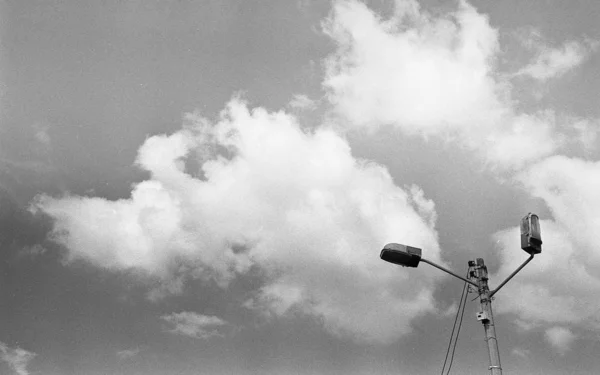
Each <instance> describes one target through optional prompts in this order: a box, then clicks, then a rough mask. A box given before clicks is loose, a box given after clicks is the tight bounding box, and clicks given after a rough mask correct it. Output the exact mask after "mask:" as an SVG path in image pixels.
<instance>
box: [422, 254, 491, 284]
mask: <svg viewBox="0 0 600 375" xmlns="http://www.w3.org/2000/svg"><path fill="white" fill-rule="evenodd" d="M421 262H425V263H427V264H431V265H432V266H434V267H435V268H439V269H440V270H442V271H444V272H446V273H449V274H450V275H452V276H454V277H457V278H459V279H461V280H463V281H464V282H467V283H469V284H471V285H474V286H476V287H479V285H477V283H475V282H473V281H471V280H469V279H465V278H464V277H462V276H459V275H457V274H455V273H454V272H452V271H450V270H449V269H446V268H444V267H442V266H439V265H437V264H435V263H433V262H432V261H430V260H427V259H424V258H421Z"/></svg>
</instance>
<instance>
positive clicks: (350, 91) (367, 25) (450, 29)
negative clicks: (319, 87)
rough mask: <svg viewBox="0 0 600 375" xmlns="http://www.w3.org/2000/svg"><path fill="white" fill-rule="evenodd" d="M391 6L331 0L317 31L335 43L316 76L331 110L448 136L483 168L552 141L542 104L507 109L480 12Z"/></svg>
mask: <svg viewBox="0 0 600 375" xmlns="http://www.w3.org/2000/svg"><path fill="white" fill-rule="evenodd" d="M395 4H396V12H395V13H394V15H393V16H392V17H391V18H389V19H382V17H381V16H379V15H377V14H376V13H375V12H373V11H372V10H370V9H369V8H368V7H367V6H366V5H365V4H363V3H361V2H358V1H352V0H339V1H336V2H335V5H334V10H333V12H332V14H331V16H330V17H329V19H328V20H327V22H326V23H325V31H326V33H327V34H328V35H329V36H330V37H331V38H332V39H333V40H334V41H335V42H336V45H337V50H336V52H335V53H333V54H332V55H331V56H330V57H329V58H328V60H327V72H326V77H325V80H324V82H323V85H324V87H325V89H326V90H327V92H328V98H329V101H330V102H331V104H332V105H333V106H334V110H335V113H337V114H338V115H339V116H341V117H342V118H344V119H345V120H347V121H349V123H350V124H352V125H354V126H357V127H363V128H365V127H366V128H369V129H375V128H378V127H381V126H387V125H391V126H393V127H395V128H397V129H399V130H401V131H402V132H404V133H406V134H409V135H415V134H416V135H423V136H431V135H437V136H444V137H450V138H454V139H457V141H458V142H459V144H460V145H463V146H466V147H468V148H471V149H473V150H474V151H476V152H477V153H479V154H480V155H481V156H482V157H483V158H484V159H485V160H486V161H487V162H489V163H490V164H491V165H492V166H493V167H496V166H500V167H503V168H510V169H514V168H517V169H518V168H521V167H522V166H523V165H524V164H525V163H528V162H532V161H535V160H538V159H540V158H541V157H544V156H546V155H549V154H551V153H552V152H554V151H555V150H556V149H558V148H559V147H560V146H561V144H560V137H557V136H556V134H555V131H554V130H555V129H554V128H555V119H554V116H553V115H552V113H551V112H549V111H543V110H542V111H539V112H533V113H520V112H519V111H517V110H516V109H515V106H514V103H513V100H512V99H511V90H512V84H511V83H510V82H509V81H507V80H506V79H504V78H501V77H502V76H503V75H501V74H499V72H498V71H497V67H496V60H497V57H498V54H499V52H500V46H499V40H498V30H496V29H494V28H493V27H491V26H490V23H489V20H488V18H487V16H485V15H483V14H480V13H478V12H477V10H476V9H475V8H474V7H472V6H471V5H469V4H468V3H466V2H460V4H459V6H458V9H457V10H456V11H454V12H452V13H450V14H447V15H442V16H433V15H431V14H429V13H428V12H427V11H425V10H421V9H420V7H419V4H418V3H417V2H416V1H414V0H398V1H396V3H395Z"/></svg>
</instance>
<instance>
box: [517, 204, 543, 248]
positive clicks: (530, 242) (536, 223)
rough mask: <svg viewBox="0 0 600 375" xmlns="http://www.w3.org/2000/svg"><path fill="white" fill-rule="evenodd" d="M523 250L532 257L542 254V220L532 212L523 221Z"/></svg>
mask: <svg viewBox="0 0 600 375" xmlns="http://www.w3.org/2000/svg"><path fill="white" fill-rule="evenodd" d="M521 249H523V250H525V251H526V252H528V253H529V254H530V255H533V254H539V253H541V252H542V235H541V233H540V218H539V217H538V215H536V214H532V213H531V212H530V213H528V214H527V216H525V217H524V218H523V219H521Z"/></svg>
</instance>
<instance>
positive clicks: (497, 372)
mask: <svg viewBox="0 0 600 375" xmlns="http://www.w3.org/2000/svg"><path fill="white" fill-rule="evenodd" d="M475 276H476V277H477V284H478V286H479V287H478V288H479V303H480V305H481V312H480V314H478V316H477V319H478V320H481V323H483V328H484V329H485V341H486V343H487V347H488V353H489V356H490V367H489V369H490V374H491V375H502V367H501V366H500V352H499V351H498V340H497V339H496V327H495V326H494V316H493V315H492V300H491V297H490V288H489V287H488V274H487V267H486V266H485V263H484V262H483V259H481V258H477V263H476V267H475Z"/></svg>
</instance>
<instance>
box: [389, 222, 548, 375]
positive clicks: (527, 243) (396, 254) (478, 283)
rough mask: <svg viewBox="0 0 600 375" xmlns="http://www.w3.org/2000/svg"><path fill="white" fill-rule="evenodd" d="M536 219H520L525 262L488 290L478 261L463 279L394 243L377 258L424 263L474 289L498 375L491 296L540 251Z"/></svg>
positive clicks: (492, 369)
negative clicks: (526, 255)
mask: <svg viewBox="0 0 600 375" xmlns="http://www.w3.org/2000/svg"><path fill="white" fill-rule="evenodd" d="M539 220H540V219H539V217H538V216H537V215H536V214H532V213H529V214H527V215H526V216H525V217H524V218H523V219H522V220H521V228H520V229H521V249H523V250H524V251H525V252H527V253H529V258H528V259H527V260H525V261H524V262H523V263H522V264H521V265H520V266H519V267H518V268H517V269H516V270H515V271H514V272H513V273H511V274H510V275H509V276H508V277H507V278H506V279H505V280H504V281H503V282H501V283H500V285H499V286H498V287H497V288H496V289H494V290H493V291H490V289H489V287H488V273H487V267H486V266H485V263H484V261H483V259H482V258H477V259H476V260H475V261H473V260H470V261H469V262H468V265H469V270H470V272H469V275H468V277H469V278H464V277H462V276H460V275H457V274H456V273H454V272H452V271H450V270H448V269H446V268H444V267H442V266H440V265H438V264H435V263H433V262H432V261H430V260H427V259H425V258H423V257H422V256H421V254H422V250H421V249H420V248H418V247H412V246H406V245H401V244H397V243H389V244H387V245H385V246H384V248H383V250H381V254H380V257H381V259H383V260H385V261H386V262H390V263H394V264H398V265H400V266H403V267H413V268H416V267H417V266H418V265H419V263H420V262H424V263H428V264H430V265H432V266H434V267H436V268H438V269H440V270H442V271H444V272H446V273H448V274H450V275H452V276H454V277H456V278H459V279H461V280H463V281H464V282H467V283H469V284H471V285H473V286H475V287H477V291H478V293H479V304H480V306H481V311H480V312H478V313H477V320H479V321H481V323H482V324H483V328H484V330H485V341H486V342H487V346H488V353H489V360H490V367H489V370H490V373H491V374H492V375H502V367H501V366H500V352H499V351H498V340H497V339H496V328H495V326H494V316H493V314H492V296H493V295H494V294H496V293H497V292H498V291H499V290H500V288H502V287H503V286H504V285H505V284H506V283H507V282H508V281H509V280H510V279H512V278H513V277H514V276H515V275H516V274H517V273H518V272H519V271H521V270H522V269H523V267H525V266H526V265H527V263H529V262H530V261H531V260H532V259H533V257H534V255H535V254H539V253H541V252H542V237H541V233H540V222H539Z"/></svg>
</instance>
